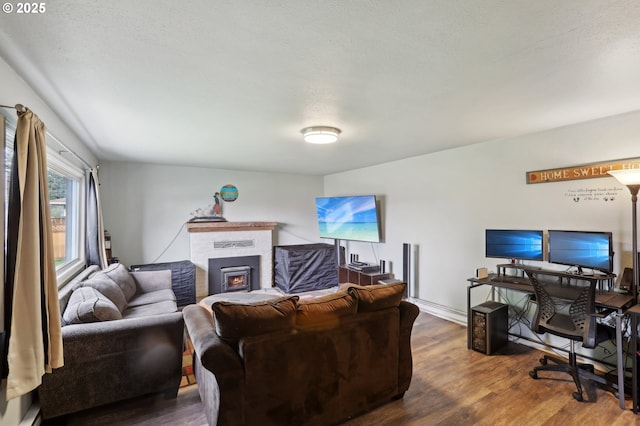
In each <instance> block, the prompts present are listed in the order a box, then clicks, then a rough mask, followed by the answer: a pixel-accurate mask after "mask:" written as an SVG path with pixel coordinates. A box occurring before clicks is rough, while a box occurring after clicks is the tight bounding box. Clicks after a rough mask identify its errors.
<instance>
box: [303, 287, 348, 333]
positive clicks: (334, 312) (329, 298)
mask: <svg viewBox="0 0 640 426" xmlns="http://www.w3.org/2000/svg"><path fill="white" fill-rule="evenodd" d="M357 310H358V301H357V300H356V298H355V296H353V295H351V294H349V293H347V292H345V291H339V292H337V293H333V294H328V295H326V296H322V297H316V298H313V299H303V300H301V301H299V302H298V304H297V307H296V327H298V328H333V327H335V326H336V325H338V324H339V323H340V319H341V318H344V317H351V316H354V315H355V314H356V312H357Z"/></svg>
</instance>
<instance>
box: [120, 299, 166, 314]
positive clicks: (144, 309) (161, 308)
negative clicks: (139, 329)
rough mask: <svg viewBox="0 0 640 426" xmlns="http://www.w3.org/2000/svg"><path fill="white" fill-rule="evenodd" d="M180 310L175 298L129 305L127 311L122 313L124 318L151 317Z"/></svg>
mask: <svg viewBox="0 0 640 426" xmlns="http://www.w3.org/2000/svg"><path fill="white" fill-rule="evenodd" d="M177 311H178V305H177V304H176V301H175V299H174V300H164V301H161V302H156V303H148V304H146V305H140V306H129V307H128V308H127V310H126V311H124V312H123V313H122V318H124V319H131V318H142V317H151V316H155V315H163V314H170V313H173V312H177Z"/></svg>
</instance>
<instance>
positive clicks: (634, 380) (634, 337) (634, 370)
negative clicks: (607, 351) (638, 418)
mask: <svg viewBox="0 0 640 426" xmlns="http://www.w3.org/2000/svg"><path fill="white" fill-rule="evenodd" d="M631 354H632V356H633V358H631V374H632V375H633V376H632V377H631V396H632V401H633V412H634V414H638V315H636V314H631Z"/></svg>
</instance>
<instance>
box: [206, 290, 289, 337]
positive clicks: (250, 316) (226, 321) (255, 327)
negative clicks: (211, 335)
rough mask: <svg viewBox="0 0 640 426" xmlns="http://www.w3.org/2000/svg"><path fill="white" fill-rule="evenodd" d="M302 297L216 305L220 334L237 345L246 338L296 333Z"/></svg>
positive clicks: (214, 311)
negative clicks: (278, 333) (298, 303)
mask: <svg viewBox="0 0 640 426" xmlns="http://www.w3.org/2000/svg"><path fill="white" fill-rule="evenodd" d="M298 299H299V297H298V296H287V297H279V298H277V299H272V300H267V301H264V302H258V303H249V304H241V303H232V302H215V303H214V304H213V305H212V306H211V309H212V310H213V317H214V319H215V325H216V333H217V334H218V336H220V338H221V339H223V340H225V341H227V342H229V343H232V344H235V343H237V342H238V340H239V339H240V338H242V337H246V336H255V335H258V334H265V333H270V332H272V331H287V330H292V329H293V327H294V325H295V320H296V302H297V301H298Z"/></svg>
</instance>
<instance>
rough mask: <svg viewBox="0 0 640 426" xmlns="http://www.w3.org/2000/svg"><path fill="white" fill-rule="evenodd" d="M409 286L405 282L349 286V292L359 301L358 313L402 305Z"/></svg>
mask: <svg viewBox="0 0 640 426" xmlns="http://www.w3.org/2000/svg"><path fill="white" fill-rule="evenodd" d="M406 287H407V285H406V284H405V283H403V282H398V283H393V284H375V285H367V286H360V285H355V284H352V285H349V286H347V292H348V293H349V294H352V295H353V296H354V297H355V298H356V299H358V312H372V311H379V310H381V309H386V308H393V307H396V306H398V305H399V304H400V301H401V300H402V298H403V296H404V291H405V288H406Z"/></svg>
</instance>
